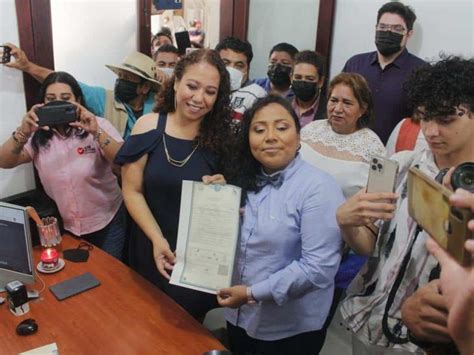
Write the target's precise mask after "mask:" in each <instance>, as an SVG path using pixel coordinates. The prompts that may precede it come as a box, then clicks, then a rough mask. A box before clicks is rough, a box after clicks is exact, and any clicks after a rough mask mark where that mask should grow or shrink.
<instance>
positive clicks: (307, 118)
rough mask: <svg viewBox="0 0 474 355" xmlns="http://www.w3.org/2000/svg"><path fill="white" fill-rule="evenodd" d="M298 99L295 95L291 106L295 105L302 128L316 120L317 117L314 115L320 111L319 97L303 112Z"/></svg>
mask: <svg viewBox="0 0 474 355" xmlns="http://www.w3.org/2000/svg"><path fill="white" fill-rule="evenodd" d="M296 100H297V99H296V97H295V98H294V99H293V101H292V102H291V106H293V109H294V110H295V112H296V115H297V116H298V118H299V119H300V124H301V128H303V127H304V126H306V125H307V124H308V123H310V122H312V121H313V120H314V118H315V117H314V115H315V114H316V111H318V107H319V97H318V98H317V99H316V100H314V102H313V104H312V105H311V107H310V108H308V109H307V110H306V111H303V112H301V109H300V107H299V106H298V104H297V102H296Z"/></svg>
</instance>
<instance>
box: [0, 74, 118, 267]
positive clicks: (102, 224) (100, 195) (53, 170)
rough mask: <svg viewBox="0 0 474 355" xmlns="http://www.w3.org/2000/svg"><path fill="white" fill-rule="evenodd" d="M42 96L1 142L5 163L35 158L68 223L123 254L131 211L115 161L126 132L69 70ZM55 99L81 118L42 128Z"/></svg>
mask: <svg viewBox="0 0 474 355" xmlns="http://www.w3.org/2000/svg"><path fill="white" fill-rule="evenodd" d="M39 97H40V98H41V100H42V102H43V104H38V105H34V106H33V107H32V108H31V110H30V111H28V112H27V113H26V115H25V117H24V118H23V120H22V122H21V124H20V126H19V127H18V128H17V129H16V131H14V132H13V133H12V135H11V136H10V137H9V138H8V139H7V141H6V142H4V143H3V145H2V146H1V147H0V168H6V169H9V168H14V167H16V166H18V165H21V164H25V163H29V162H33V164H34V165H35V167H36V169H37V170H38V174H39V177H40V179H41V183H42V184H43V187H44V190H45V191H46V193H47V194H48V195H49V196H50V197H51V198H52V199H53V200H54V201H55V202H56V204H57V206H58V209H59V213H60V214H61V217H62V219H63V223H64V228H65V229H66V230H67V231H69V232H71V233H72V234H74V235H76V236H80V237H81V238H84V239H85V240H87V241H89V242H91V243H93V244H95V245H97V246H98V247H100V248H102V249H104V250H105V251H106V252H108V253H109V254H111V255H113V256H115V257H117V258H121V256H122V250H123V245H124V241H125V214H124V209H123V207H122V195H121V192H120V188H119V186H118V183H117V178H116V177H115V175H114V174H113V173H112V162H113V159H114V158H115V155H116V153H117V151H118V150H119V148H120V147H121V145H122V143H123V140H122V137H121V136H120V134H119V133H118V132H117V130H116V129H115V128H114V127H113V126H112V125H111V124H110V123H109V122H108V121H107V120H105V119H103V118H100V117H95V116H94V115H93V114H92V113H91V112H89V111H88V110H87V109H86V108H85V103H84V99H83V95H82V91H81V88H80V86H79V84H78V83H77V81H76V80H75V79H74V78H73V77H72V76H71V75H70V74H68V73H65V72H55V73H51V74H50V75H49V76H48V77H47V78H46V79H45V81H44V82H43V84H42V86H41V89H40V96H39ZM52 101H63V102H70V103H72V104H74V105H75V106H76V112H77V117H78V121H76V122H73V123H69V124H66V123H62V124H57V125H54V126H42V127H40V126H39V124H38V123H39V119H38V116H37V110H38V109H39V108H40V107H42V106H44V104H48V103H50V102H52Z"/></svg>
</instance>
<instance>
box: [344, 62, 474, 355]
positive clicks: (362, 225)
mask: <svg viewBox="0 0 474 355" xmlns="http://www.w3.org/2000/svg"><path fill="white" fill-rule="evenodd" d="M473 81H474V59H473V58H470V59H462V58H459V57H446V58H442V59H441V60H440V61H439V62H437V63H434V64H430V65H427V66H424V67H421V68H420V69H418V70H417V71H415V72H414V73H413V74H412V76H411V77H410V79H409V81H408V83H407V95H408V98H409V101H410V105H411V107H412V108H413V109H414V112H415V113H416V114H417V115H419V116H420V119H421V129H422V131H423V134H424V135H425V137H426V141H427V143H428V149H425V150H422V151H419V152H412V151H404V152H400V153H398V154H395V155H394V156H393V157H392V159H394V160H396V161H397V162H398V164H399V167H400V169H399V171H400V172H399V176H398V179H397V180H398V181H397V185H396V186H397V188H396V194H392V193H365V192H360V193H358V194H356V195H355V196H353V197H352V198H350V199H349V200H347V201H346V203H344V204H343V205H342V206H341V207H340V208H339V209H338V211H337V219H338V222H339V225H340V227H341V229H342V230H343V233H344V239H345V241H346V242H347V243H348V244H349V246H350V247H351V248H352V249H353V250H355V251H356V252H358V253H361V254H365V255H367V256H369V259H368V262H367V263H366V265H365V266H364V267H363V268H362V270H361V271H360V272H359V274H358V275H357V277H356V278H355V279H354V281H353V282H352V284H351V285H350V287H349V289H348V296H347V298H346V299H345V300H344V301H343V303H342V306H341V313H342V315H343V318H344V319H345V321H346V322H347V325H348V327H349V328H350V329H351V331H352V334H353V352H354V354H382V353H383V354H392V353H393V354H395V353H396V354H405V353H406V354H408V353H422V352H423V350H422V349H421V348H424V349H425V350H426V349H429V348H432V347H435V348H436V349H438V350H439V349H441V348H442V346H445V344H449V343H451V339H450V337H449V334H448V330H447V314H448V312H447V308H446V306H445V302H444V300H443V297H442V295H441V294H440V293H439V280H438V274H439V270H438V267H437V261H436V259H435V258H434V257H432V256H430V254H429V253H428V251H427V249H426V246H425V241H426V238H427V234H426V233H425V232H424V231H423V230H421V228H419V227H418V226H417V224H416V222H415V221H414V220H413V219H412V218H411V217H410V216H409V214H408V198H407V172H408V169H409V168H410V167H413V166H417V167H418V168H419V169H420V170H421V171H423V172H424V173H426V174H428V175H429V176H431V177H432V178H435V177H436V176H437V175H439V173H440V171H441V170H443V169H446V168H451V167H455V166H458V165H459V164H462V163H465V162H473V161H474V139H473V136H474V113H473V109H474V91H473V86H472V82H473ZM384 199H385V201H384ZM386 199H391V200H392V202H393V203H387V201H386ZM395 201H396V203H395ZM446 346H448V347H449V345H446ZM441 353H443V354H449V353H450V352H449V350H446V349H444V350H442V352H441Z"/></svg>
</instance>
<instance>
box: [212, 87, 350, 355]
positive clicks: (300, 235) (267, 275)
mask: <svg viewBox="0 0 474 355" xmlns="http://www.w3.org/2000/svg"><path fill="white" fill-rule="evenodd" d="M299 131H300V124H299V120H298V117H297V116H296V114H295V113H294V111H293V109H292V108H291V105H290V104H289V103H288V102H287V101H286V100H285V99H283V98H281V97H277V96H272V95H270V96H268V97H266V98H263V99H261V100H259V101H257V103H256V104H255V105H254V106H253V107H252V108H251V109H250V110H248V111H247V112H246V113H245V115H244V119H243V122H242V126H241V132H240V139H239V146H238V149H237V150H236V153H237V154H236V157H235V158H236V159H235V161H234V162H233V164H232V165H233V168H234V169H235V172H236V173H235V174H230V175H229V182H231V183H234V184H237V185H239V186H241V187H242V188H243V190H244V191H245V195H244V196H245V210H244V214H243V221H242V225H241V233H240V239H239V243H238V247H237V254H236V261H235V267H234V275H233V285H234V286H232V287H230V288H225V289H221V290H219V292H218V295H217V298H218V301H219V303H220V305H221V306H225V307H228V308H229V309H228V310H227V311H226V319H227V322H228V324H227V325H228V332H229V338H230V344H231V350H232V351H233V352H234V353H235V354H244V353H251V354H255V353H258V354H317V353H319V351H320V349H321V347H322V345H323V342H324V334H323V332H322V331H319V330H320V329H321V328H322V326H323V324H324V321H325V319H326V316H327V314H328V312H329V307H330V305H331V301H332V296H333V289H334V275H335V274H336V271H337V268H338V265H339V261H340V249H341V244H342V243H341V240H342V239H341V236H340V231H339V227H338V225H337V222H336V216H335V213H336V209H337V207H338V206H339V205H341V204H342V202H343V201H344V197H343V194H342V191H341V189H340V187H339V186H338V184H337V183H336V181H335V180H334V179H333V178H332V177H331V176H329V175H328V174H326V173H324V172H323V171H321V170H319V169H317V168H315V167H312V166H311V165H309V164H307V163H306V162H304V161H303V160H302V159H301V158H300V156H299V154H298V149H299V146H300V135H299ZM232 175H233V176H232Z"/></svg>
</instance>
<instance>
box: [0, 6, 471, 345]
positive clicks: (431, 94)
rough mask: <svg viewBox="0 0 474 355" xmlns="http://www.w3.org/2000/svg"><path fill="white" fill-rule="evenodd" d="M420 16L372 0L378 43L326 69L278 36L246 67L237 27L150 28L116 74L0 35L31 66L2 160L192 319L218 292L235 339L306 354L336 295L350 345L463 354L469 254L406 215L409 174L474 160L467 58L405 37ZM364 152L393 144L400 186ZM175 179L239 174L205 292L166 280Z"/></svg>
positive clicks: (319, 340) (173, 237)
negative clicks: (52, 58) (382, 175)
mask: <svg viewBox="0 0 474 355" xmlns="http://www.w3.org/2000/svg"><path fill="white" fill-rule="evenodd" d="M415 20H416V16H415V14H414V12H413V10H412V9H411V8H410V7H408V6H406V5H404V4H402V3H400V2H389V3H387V4H385V5H383V6H382V7H381V8H380V9H379V11H378V14H377V22H376V31H375V44H376V51H374V52H370V53H364V54H358V55H355V56H354V57H352V58H350V59H349V60H348V61H347V63H346V64H345V66H344V69H343V72H342V73H340V74H338V75H335V76H334V78H332V80H330V81H329V84H328V85H326V82H327V80H326V78H327V75H328V74H327V72H326V63H325V59H324V58H323V57H322V56H321V55H320V54H319V53H317V52H315V51H312V50H303V51H298V49H297V48H295V47H294V46H293V45H291V44H289V43H278V44H276V45H275V46H273V48H272V49H271V51H270V53H269V57H268V72H267V77H265V78H259V79H256V80H252V79H250V78H249V71H250V64H251V61H252V58H253V50H252V46H251V44H250V43H248V42H247V41H244V40H241V39H238V38H233V37H229V38H225V39H223V40H222V41H221V42H219V43H218V44H217V46H216V48H215V50H212V49H199V50H196V51H192V52H191V53H189V54H187V55H185V56H180V55H179V52H178V50H177V49H176V48H175V47H174V46H173V44H172V41H171V37H170V36H169V35H168V33H167V32H166V31H163V32H159V33H158V34H157V35H156V36H155V37H154V39H153V46H154V55H153V58H150V57H148V56H146V55H144V54H141V53H138V52H133V53H131V54H130V55H128V56H127V57H126V58H125V60H124V61H123V63H122V64H120V65H107V67H108V68H109V69H110V70H112V71H113V72H114V73H115V74H116V75H117V79H116V83H115V87H114V89H113V90H108V89H105V88H102V87H94V86H90V85H87V84H85V83H82V82H80V81H76V79H74V78H73V77H72V76H71V75H70V74H67V73H64V72H54V71H52V70H49V69H47V68H43V67H40V66H38V65H36V64H35V63H32V62H30V61H29V60H28V58H27V56H26V55H25V53H24V52H23V51H22V50H21V49H20V48H18V47H16V46H15V45H13V44H7V45H8V46H10V47H11V48H12V51H11V53H12V56H13V57H14V59H15V60H14V61H13V62H11V63H8V64H6V65H7V66H9V67H11V68H16V69H19V70H22V71H24V72H26V73H29V74H31V75H32V76H34V77H35V78H36V79H37V80H38V81H40V82H41V83H42V85H41V89H40V93H39V102H40V103H39V104H37V105H35V106H33V107H32V108H31V109H30V110H29V111H28V112H27V113H26V114H25V116H24V118H23V119H22V120H21V122H20V124H19V126H18V128H17V129H16V131H14V132H13V133H12V135H11V136H10V137H9V138H8V139H7V140H6V141H5V142H4V143H3V145H1V146H0V167H1V168H14V167H15V166H18V165H20V164H24V163H28V162H33V164H34V166H35V168H36V169H37V171H38V174H39V177H40V179H41V182H42V184H43V186H44V189H45V191H46V193H47V194H48V195H49V196H50V197H51V198H52V199H53V200H54V201H55V202H56V204H57V205H58V210H59V212H60V214H61V218H62V219H63V222H64V228H65V229H66V230H67V231H68V232H70V233H72V234H73V235H75V236H78V237H80V238H83V239H85V240H88V241H90V242H92V243H93V244H95V245H97V246H99V247H100V248H103V249H104V250H105V251H106V252H108V253H109V254H111V255H113V256H115V257H116V258H119V259H122V260H124V261H125V262H127V263H128V265H129V266H130V267H131V268H132V269H134V270H135V271H137V272H138V273H139V274H141V275H142V276H143V277H145V278H146V279H147V280H149V281H150V282H152V283H153V284H154V285H156V286H157V287H158V288H160V289H161V290H162V291H163V292H165V293H166V294H167V295H168V296H170V297H171V298H172V299H174V300H175V301H176V302H177V303H179V304H180V305H181V306H182V307H183V308H184V309H185V310H186V311H187V312H189V313H190V314H191V315H192V316H193V317H195V318H196V319H198V320H200V321H202V320H203V319H204V317H205V315H206V313H207V312H208V311H209V310H211V309H213V308H216V307H219V306H222V307H226V308H227V310H226V320H227V332H228V336H229V342H230V347H231V350H232V351H233V352H234V353H235V354H318V353H319V352H320V350H321V348H322V346H323V344H324V341H325V337H326V332H327V329H328V326H329V324H330V321H331V319H332V317H333V315H334V313H335V312H336V311H337V310H340V312H341V314H342V317H343V319H344V321H345V324H346V326H347V328H348V329H349V330H350V331H351V333H352V347H353V353H354V354H412V353H423V352H427V353H433V354H434V353H436V351H438V352H437V353H442V354H451V353H452V354H455V353H458V352H459V353H462V354H472V353H474V326H473V319H474V272H473V269H472V266H467V267H463V266H461V265H459V264H458V263H457V262H456V261H455V260H454V259H453V258H452V257H451V256H450V255H449V254H448V253H447V252H446V251H445V250H443V249H442V248H440V246H439V245H438V244H436V243H435V242H433V241H432V240H431V239H430V237H429V235H428V234H427V233H426V232H425V231H423V230H422V228H420V227H419V226H418V225H417V223H416V222H415V221H414V220H413V219H412V218H411V217H410V215H409V211H408V195H407V175H408V169H409V168H410V167H417V168H418V169H420V170H421V171H423V172H424V173H426V174H427V175H429V176H430V177H431V178H435V177H436V176H437V175H439V174H440V172H445V169H449V168H453V167H456V166H458V165H460V164H462V163H465V162H474V139H473V137H474V113H473V111H474V87H473V85H472V83H473V82H474V59H473V58H462V57H458V56H449V55H444V56H442V57H441V58H440V59H439V60H438V61H437V62H432V63H426V62H425V61H423V60H422V59H420V58H418V57H416V56H415V55H413V54H411V53H409V52H408V50H407V49H406V44H407V41H409V40H410V38H411V37H412V35H413V25H414V22H415ZM53 101H68V102H70V103H72V104H73V105H74V106H75V107H76V111H77V117H78V120H77V122H74V123H71V124H60V125H55V126H39V124H38V115H37V110H38V108H40V107H42V106H43V105H47V104H49V103H50V102H53ZM389 137H390V138H389ZM373 156H388V157H390V158H391V159H392V160H394V161H396V162H397V163H398V166H399V172H398V176H397V181H396V186H395V190H394V191H387V192H380V193H379V192H367V190H366V183H367V179H368V175H369V169H370V161H371V159H372V157H373ZM183 180H194V181H203V182H204V183H206V184H210V183H221V184H222V183H231V184H234V185H237V186H239V187H241V188H242V190H243V198H242V218H241V225H240V235H239V241H238V244H237V251H236V259H235V269H234V273H233V282H232V286H231V287H229V288H225V289H221V290H219V291H218V293H217V297H216V296H214V295H211V294H207V293H203V292H199V291H195V290H190V289H186V288H181V287H177V286H174V285H171V284H170V283H169V279H170V274H171V273H172V270H173V265H174V263H175V255H174V251H175V248H176V242H177V231H178V222H179V210H180V201H181V185H182V181H183ZM443 183H444V184H445V185H446V186H447V187H448V188H451V189H452V186H450V184H449V179H446V178H445V179H444V180H443ZM450 203H451V204H452V205H453V206H457V207H464V208H468V209H471V210H472V211H474V192H473V191H470V192H468V191H465V190H462V189H458V190H456V191H455V192H454V193H453V194H452V195H451V198H450ZM468 228H469V230H470V231H471V232H474V220H471V221H470V222H469V224H468ZM473 244H474V243H472V240H470V241H467V242H466V246H465V247H466V249H467V250H468V251H469V252H470V253H472V255H473V256H474V246H473ZM124 250H126V252H124Z"/></svg>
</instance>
